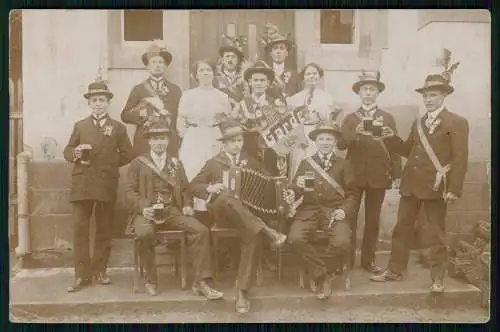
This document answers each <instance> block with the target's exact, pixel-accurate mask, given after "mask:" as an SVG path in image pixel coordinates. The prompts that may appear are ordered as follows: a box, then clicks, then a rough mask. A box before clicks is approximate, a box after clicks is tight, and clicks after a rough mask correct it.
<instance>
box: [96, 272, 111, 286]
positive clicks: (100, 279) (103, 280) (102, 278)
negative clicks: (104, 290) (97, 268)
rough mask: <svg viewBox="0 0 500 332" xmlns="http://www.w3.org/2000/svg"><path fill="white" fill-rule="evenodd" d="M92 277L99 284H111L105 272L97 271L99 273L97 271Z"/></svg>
mask: <svg viewBox="0 0 500 332" xmlns="http://www.w3.org/2000/svg"><path fill="white" fill-rule="evenodd" d="M94 279H95V282H96V283H98V284H99V285H109V284H111V279H110V278H109V276H108V275H107V274H106V272H99V273H97V274H96V275H95V277H94Z"/></svg>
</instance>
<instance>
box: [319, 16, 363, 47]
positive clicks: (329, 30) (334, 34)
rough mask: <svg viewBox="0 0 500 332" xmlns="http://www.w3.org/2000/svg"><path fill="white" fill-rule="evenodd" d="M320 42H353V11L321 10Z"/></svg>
mask: <svg viewBox="0 0 500 332" xmlns="http://www.w3.org/2000/svg"><path fill="white" fill-rule="evenodd" d="M320 24H321V37H320V40H321V44H326V45H351V44H355V43H356V42H357V41H356V35H355V11H354V10H321V16H320Z"/></svg>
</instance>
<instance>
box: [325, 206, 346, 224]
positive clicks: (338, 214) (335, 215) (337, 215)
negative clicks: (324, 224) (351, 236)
mask: <svg viewBox="0 0 500 332" xmlns="http://www.w3.org/2000/svg"><path fill="white" fill-rule="evenodd" d="M344 219H345V211H344V209H337V210H335V211H333V212H332V215H331V217H330V223H329V224H328V227H329V228H330V227H332V225H333V223H334V222H335V221H339V220H344Z"/></svg>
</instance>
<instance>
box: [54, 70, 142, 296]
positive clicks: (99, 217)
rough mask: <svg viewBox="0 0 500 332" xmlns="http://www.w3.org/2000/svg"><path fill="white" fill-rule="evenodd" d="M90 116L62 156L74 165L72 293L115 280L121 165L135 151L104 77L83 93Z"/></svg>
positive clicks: (78, 126)
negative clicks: (111, 266)
mask: <svg viewBox="0 0 500 332" xmlns="http://www.w3.org/2000/svg"><path fill="white" fill-rule="evenodd" d="M83 96H84V97H85V99H87V100H88V104H89V107H90V109H91V111H92V113H91V116H89V117H87V118H85V119H83V120H80V121H78V122H76V123H75V125H74V127H73V132H72V133H71V137H70V139H69V142H68V144H67V145H66V147H65V148H64V158H65V159H66V160H67V161H69V162H70V163H72V164H73V172H72V181H71V196H70V201H71V203H72V205H73V219H74V233H73V234H74V235H73V245H74V252H73V256H74V264H75V281H74V284H73V285H72V286H70V287H69V288H68V292H77V291H79V290H81V289H83V288H85V287H86V286H89V285H90V284H92V277H94V278H95V281H96V282H97V283H98V284H102V285H106V284H109V283H111V280H110V278H109V277H108V275H107V274H106V265H107V262H108V258H109V253H110V250H111V245H110V241H111V237H112V231H113V230H112V226H113V208H114V205H115V201H116V189H117V186H118V177H119V173H118V169H119V168H120V167H121V166H123V165H126V164H128V163H129V162H130V161H131V160H132V159H133V158H134V153H133V149H132V144H131V143H130V140H129V138H128V136H127V130H126V128H125V126H124V125H123V124H122V123H120V122H118V121H116V120H113V119H111V118H110V116H109V115H108V108H109V104H110V101H111V99H112V98H113V94H112V93H111V92H110V91H109V89H108V86H107V85H106V83H104V82H103V81H101V80H100V78H99V79H98V80H97V81H96V82H94V83H91V84H90V85H89V86H88V92H87V93H85V94H84V95H83ZM92 212H94V213H95V222H96V231H95V232H96V234H95V243H94V251H93V252H94V257H93V259H92V261H91V259H90V252H89V229H90V219H91V216H92Z"/></svg>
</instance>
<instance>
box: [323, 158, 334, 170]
mask: <svg viewBox="0 0 500 332" xmlns="http://www.w3.org/2000/svg"><path fill="white" fill-rule="evenodd" d="M332 166H333V165H332V162H331V161H330V160H329V161H327V162H326V164H325V165H324V166H323V169H324V170H325V171H328V170H329V169H330V168H332Z"/></svg>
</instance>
